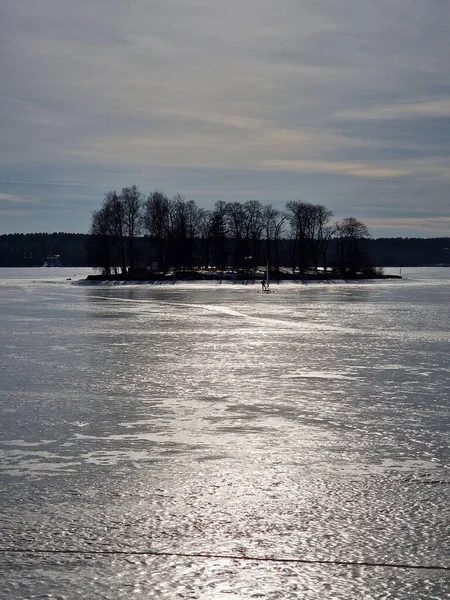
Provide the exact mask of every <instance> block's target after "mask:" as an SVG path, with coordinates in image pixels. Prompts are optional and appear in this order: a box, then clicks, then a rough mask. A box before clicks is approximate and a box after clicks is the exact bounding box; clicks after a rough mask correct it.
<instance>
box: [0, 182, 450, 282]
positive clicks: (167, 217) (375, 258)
mask: <svg viewBox="0 0 450 600" xmlns="http://www.w3.org/2000/svg"><path fill="white" fill-rule="evenodd" d="M332 216H333V214H332V212H331V211H329V210H328V209H326V208H325V207H324V206H321V205H314V204H310V203H305V202H288V203H287V205H286V210H285V211H279V210H276V209H274V208H273V207H272V206H270V205H269V206H263V205H261V204H260V203H259V202H257V201H250V202H246V203H239V202H229V203H225V202H217V203H216V205H215V206H214V209H212V210H205V209H203V208H200V207H198V206H197V205H196V203H195V202H194V201H193V200H189V201H187V200H185V198H184V197H183V196H180V195H177V196H175V197H174V198H172V199H169V198H168V197H167V196H166V195H165V194H164V193H163V192H161V191H159V190H156V191H155V192H152V193H151V194H150V195H149V196H148V197H146V198H145V197H144V196H143V195H142V194H141V193H140V192H139V190H138V189H137V188H136V186H131V187H129V188H123V189H122V192H121V193H120V194H117V193H116V192H115V191H113V192H108V193H107V194H105V198H104V200H103V204H102V206H101V207H100V208H99V210H97V211H95V212H94V213H93V215H92V223H91V231H90V233H89V234H77V233H33V234H17V233H15V234H6V235H0V266H2V267H32V266H43V265H44V263H45V262H46V259H47V257H49V256H55V255H59V256H60V260H61V263H62V264H63V265H64V266H73V267H87V266H91V267H96V268H98V269H99V270H100V271H102V272H103V273H105V274H108V273H116V272H122V273H130V274H131V273H133V272H134V271H136V272H137V271H139V270H141V271H142V270H143V269H145V268H153V269H155V268H156V269H157V270H160V271H167V270H168V269H173V268H175V269H196V268H197V269H198V268H207V267H209V266H213V267H216V268H219V269H226V268H233V269H241V270H251V269H252V268H254V267H256V266H258V265H262V264H265V261H266V259H267V258H269V261H270V264H271V267H272V268H274V269H277V268H280V267H288V268H292V269H293V270H295V271H297V272H299V273H302V272H305V271H307V270H308V269H317V268H318V267H332V268H335V269H338V270H340V271H341V273H344V272H345V273H352V272H355V271H356V270H361V269H364V268H373V267H383V266H394V267H395V266H397V267H406V266H429V265H448V266H450V238H425V239H424V238H378V239H371V237H370V234H369V231H368V229H367V227H366V226H365V225H364V223H362V222H361V221H359V220H358V219H356V218H354V217H349V218H346V219H343V220H342V221H340V222H333V221H332Z"/></svg>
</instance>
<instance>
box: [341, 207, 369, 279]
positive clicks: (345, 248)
mask: <svg viewBox="0 0 450 600" xmlns="http://www.w3.org/2000/svg"><path fill="white" fill-rule="evenodd" d="M336 235H337V246H338V256H339V268H340V272H341V275H345V274H349V275H355V274H356V273H357V272H358V271H359V270H360V269H362V268H363V267H365V266H367V240H368V239H369V238H370V237H371V236H370V233H369V230H368V229H367V227H366V225H365V224H364V223H363V222H362V221H359V220H358V219H355V217H347V218H345V219H343V220H342V221H340V222H339V223H337V224H336Z"/></svg>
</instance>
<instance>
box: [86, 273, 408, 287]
mask: <svg viewBox="0 0 450 600" xmlns="http://www.w3.org/2000/svg"><path fill="white" fill-rule="evenodd" d="M280 275H281V276H280ZM263 278H264V274H262V273H256V274H255V273H248V274H243V273H230V272H229V273H226V272H224V273H205V272H195V273H193V272H189V273H182V272H181V273H180V272H177V273H171V274H168V275H166V276H164V275H162V274H161V273H158V274H156V273H155V274H154V275H153V276H150V277H149V275H148V274H146V275H134V276H133V275H129V274H120V275H109V276H108V275H88V276H87V277H86V279H83V280H81V281H79V283H82V284H92V285H96V284H98V285H108V284H112V285H174V284H177V283H178V284H179V283H193V284H194V283H211V284H216V285H222V284H232V285H260V284H261V280H262V279H263ZM401 279H402V276H401V275H385V274H380V275H366V274H363V273H361V274H357V275H356V276H352V277H339V276H336V275H334V276H333V275H331V274H330V275H329V276H324V275H323V274H319V273H317V274H316V273H314V274H307V275H304V276H303V277H301V276H299V275H292V274H289V273H287V274H279V273H278V274H277V276H274V277H273V278H271V279H270V284H271V285H279V284H280V283H290V284H298V285H307V284H308V283H324V284H327V283H330V284H337V283H347V284H348V283H353V282H354V283H364V282H367V283H370V282H372V281H380V280H401Z"/></svg>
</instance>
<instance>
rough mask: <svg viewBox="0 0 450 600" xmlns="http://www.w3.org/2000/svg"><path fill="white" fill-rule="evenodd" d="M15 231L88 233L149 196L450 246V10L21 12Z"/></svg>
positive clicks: (166, 0)
mask: <svg viewBox="0 0 450 600" xmlns="http://www.w3.org/2000/svg"><path fill="white" fill-rule="evenodd" d="M0 29H1V31H0V39H1V45H0V47H1V61H0V71H1V72H0V75H1V79H0V81H1V86H0V106H1V111H0V116H1V123H2V125H1V138H2V143H1V146H0V153H1V154H0V233H12V232H34V231H67V232H86V231H87V230H88V228H89V223H90V217H91V213H92V211H93V210H94V209H96V208H98V207H99V206H100V204H101V202H102V198H103V196H104V193H105V192H106V191H108V190H110V189H117V190H118V191H119V190H120V189H121V188H122V187H124V186H128V185H131V184H133V183H135V184H137V185H138V186H139V187H140V189H141V191H142V192H143V193H145V194H148V193H149V192H151V191H153V190H154V189H156V188H159V189H162V190H163V191H165V192H166V194H168V195H169V196H173V195H174V194H176V193H181V194H183V195H185V196H186V197H187V198H188V199H194V200H196V202H197V204H199V205H200V206H203V207H206V208H211V207H212V206H213V205H214V203H215V202H216V201H217V200H225V201H230V200H233V201H234V200H237V201H239V202H245V201H247V200H252V199H256V200H260V201H261V202H262V203H264V204H268V203H271V204H273V205H274V206H276V207H277V208H284V206H285V203H286V202H287V201H289V200H304V201H307V202H312V203H320V204H324V205H325V206H326V207H327V208H329V209H331V210H333V211H334V214H335V217H336V218H342V217H345V216H355V217H358V218H360V219H362V220H363V221H364V222H365V223H366V224H367V225H368V227H369V229H370V231H371V233H372V235H373V236H374V237H379V236H403V237H406V236H408V237H412V236H414V237H417V236H421V237H433V236H450V193H449V192H450V75H449V72H450V70H449V64H450V63H449V57H450V35H449V32H450V6H449V3H448V0H278V1H277V2H275V1H274V0H271V1H269V0H227V1H226V2H224V1H223V0H221V1H220V2H219V1H218V0H129V1H128V2H126V3H125V2H123V0H108V1H107V0H95V2H92V0H89V1H88V0H77V1H76V2H75V1H72V2H69V1H68V0H39V1H36V0H13V1H10V2H5V3H3V8H2V10H1V12H0Z"/></svg>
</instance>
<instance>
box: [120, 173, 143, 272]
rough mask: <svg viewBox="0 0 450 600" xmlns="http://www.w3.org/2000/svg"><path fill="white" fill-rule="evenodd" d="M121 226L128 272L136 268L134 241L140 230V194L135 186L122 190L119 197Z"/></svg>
mask: <svg viewBox="0 0 450 600" xmlns="http://www.w3.org/2000/svg"><path fill="white" fill-rule="evenodd" d="M120 202H121V204H122V212H123V221H124V223H123V226H124V232H125V235H126V238H127V250H128V256H127V258H128V261H127V262H128V265H129V268H130V271H132V270H133V269H134V268H135V267H136V266H137V264H136V252H135V240H136V237H137V236H139V235H140V234H141V230H142V194H141V192H140V191H139V190H138V188H137V187H136V186H135V185H132V186H131V187H125V188H123V189H122V193H121V195H120Z"/></svg>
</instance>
